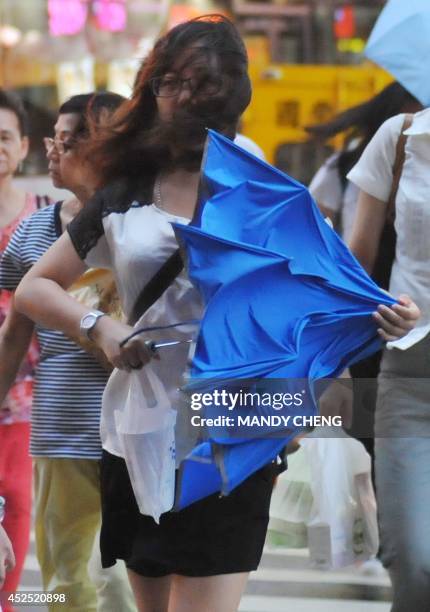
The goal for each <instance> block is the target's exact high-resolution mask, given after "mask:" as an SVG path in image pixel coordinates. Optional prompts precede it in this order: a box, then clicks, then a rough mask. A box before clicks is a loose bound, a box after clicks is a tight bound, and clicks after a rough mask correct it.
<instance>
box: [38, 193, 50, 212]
mask: <svg viewBox="0 0 430 612" xmlns="http://www.w3.org/2000/svg"><path fill="white" fill-rule="evenodd" d="M50 203H51V200H50V199H49V196H47V195H44V196H40V195H37V196H36V208H37V210H40V209H41V208H44V207H45V206H49V204H50Z"/></svg>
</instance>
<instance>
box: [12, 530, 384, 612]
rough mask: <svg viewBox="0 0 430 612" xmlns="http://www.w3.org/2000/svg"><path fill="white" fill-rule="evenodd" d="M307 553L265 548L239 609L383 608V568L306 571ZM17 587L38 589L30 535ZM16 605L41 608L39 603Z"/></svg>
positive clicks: (30, 610) (356, 611) (338, 611)
mask: <svg viewBox="0 0 430 612" xmlns="http://www.w3.org/2000/svg"><path fill="white" fill-rule="evenodd" d="M307 556H308V552H307V550H291V549H290V550H288V551H287V550H279V549H276V550H274V549H269V548H266V549H265V552H264V555H263V559H262V562H261V565H260V568H259V569H258V571H257V572H253V573H252V574H251V577H250V580H249V582H248V586H247V589H246V593H245V595H244V596H243V598H242V602H241V605H240V608H239V610H240V612H389V610H390V604H389V601H390V594H391V592H390V586H389V580H388V576H387V574H386V573H385V572H379V573H377V574H376V575H366V574H364V573H363V571H362V570H360V569H359V568H347V569H344V570H341V571H330V572H323V571H320V570H312V569H309V566H308V558H307ZM20 590H25V591H27V590H41V582H40V572H39V566H38V564H37V559H36V556H35V551H34V539H33V537H32V541H31V545H30V552H29V555H28V557H27V560H26V564H25V568H24V573H23V578H22V585H21V587H20ZM17 610H20V611H21V610H22V611H23V612H46V608H45V607H44V606H37V607H36V606H34V607H33V606H25V607H24V606H23V607H18V608H17ZM66 611H67V609H66V608H65V612H66ZM82 612H85V611H84V610H83V611H82ZM118 612H121V611H120V610H118Z"/></svg>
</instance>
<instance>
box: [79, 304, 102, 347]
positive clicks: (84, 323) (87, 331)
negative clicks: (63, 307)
mask: <svg viewBox="0 0 430 612" xmlns="http://www.w3.org/2000/svg"><path fill="white" fill-rule="evenodd" d="M105 314H106V313H105V312H102V311H101V310H92V311H91V312H88V313H87V314H86V315H84V316H83V317H82V319H81V325H80V332H81V335H82V336H84V337H85V338H88V340H91V332H92V330H93V329H94V327H95V325H96V323H97V321H98V320H99V319H100V317H104V315H105Z"/></svg>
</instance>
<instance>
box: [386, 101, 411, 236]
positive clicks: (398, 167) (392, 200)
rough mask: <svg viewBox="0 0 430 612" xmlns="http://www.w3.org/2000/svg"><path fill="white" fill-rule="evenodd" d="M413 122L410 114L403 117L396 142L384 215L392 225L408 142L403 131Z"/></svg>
mask: <svg viewBox="0 0 430 612" xmlns="http://www.w3.org/2000/svg"><path fill="white" fill-rule="evenodd" d="M413 120H414V116H413V115H412V114H410V113H408V114H407V115H405V119H404V121H403V125H402V129H401V132H400V136H399V139H398V140H397V146H396V158H395V160H394V165H393V182H392V185H391V191H390V196H389V198H388V202H387V215H386V219H387V221H388V222H389V223H392V224H394V220H395V218H396V197H397V192H398V190H399V184H400V178H401V176H402V172H403V166H404V163H405V149H406V142H407V140H408V136H407V134H405V131H406V130H408V129H409V128H410V127H411V125H412V122H413Z"/></svg>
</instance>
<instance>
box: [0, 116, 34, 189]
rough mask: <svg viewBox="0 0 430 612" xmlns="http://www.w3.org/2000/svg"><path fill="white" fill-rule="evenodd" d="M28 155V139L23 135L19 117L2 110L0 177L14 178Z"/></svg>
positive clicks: (0, 120)
mask: <svg viewBox="0 0 430 612" xmlns="http://www.w3.org/2000/svg"><path fill="white" fill-rule="evenodd" d="M27 153H28V138H26V137H25V136H22V135H21V132H20V128H19V121H18V117H17V116H16V115H15V113H14V112H12V111H11V110H9V109H7V108H0V177H4V176H12V175H13V174H14V173H15V172H16V170H17V169H18V166H19V163H20V162H21V161H22V160H23V159H25V157H26V155H27Z"/></svg>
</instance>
